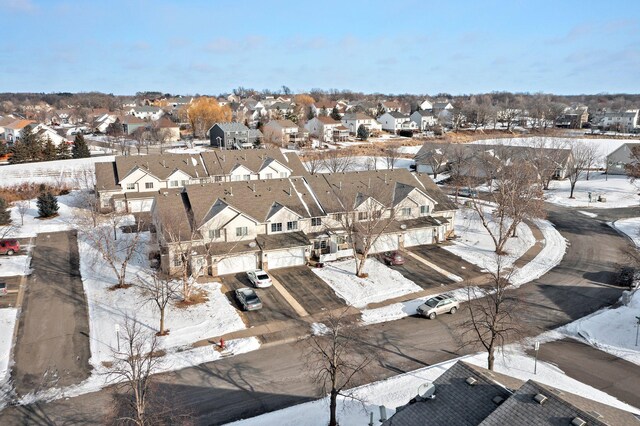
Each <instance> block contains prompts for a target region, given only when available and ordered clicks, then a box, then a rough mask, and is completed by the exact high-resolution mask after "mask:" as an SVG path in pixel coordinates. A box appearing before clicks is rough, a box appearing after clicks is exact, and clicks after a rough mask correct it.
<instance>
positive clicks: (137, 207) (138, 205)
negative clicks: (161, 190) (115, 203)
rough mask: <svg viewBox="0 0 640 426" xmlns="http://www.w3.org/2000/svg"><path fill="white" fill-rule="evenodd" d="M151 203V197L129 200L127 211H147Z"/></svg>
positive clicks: (149, 209)
mask: <svg viewBox="0 0 640 426" xmlns="http://www.w3.org/2000/svg"><path fill="white" fill-rule="evenodd" d="M151 204H153V199H144V200H129V201H128V205H129V213H140V212H149V211H151Z"/></svg>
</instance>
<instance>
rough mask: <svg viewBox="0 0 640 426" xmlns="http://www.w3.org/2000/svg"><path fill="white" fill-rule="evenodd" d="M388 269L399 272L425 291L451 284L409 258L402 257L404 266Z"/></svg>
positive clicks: (430, 269)
mask: <svg viewBox="0 0 640 426" xmlns="http://www.w3.org/2000/svg"><path fill="white" fill-rule="evenodd" d="M389 268H391V269H393V270H396V271H398V272H400V273H401V274H402V276H403V277H405V278H407V279H409V280H411V281H413V282H414V283H416V284H417V285H419V286H420V287H422V288H423V289H425V290H427V289H430V288H436V287H440V286H442V285H443V284H444V285H447V284H451V282H452V281H451V280H450V279H449V278H447V277H445V276H444V275H442V274H440V273H438V272H437V271H435V270H434V269H432V268H430V267H428V266H427V265H425V264H424V263H421V262H420V261H418V260H416V259H414V258H413V257H411V256H404V265H390V266H389Z"/></svg>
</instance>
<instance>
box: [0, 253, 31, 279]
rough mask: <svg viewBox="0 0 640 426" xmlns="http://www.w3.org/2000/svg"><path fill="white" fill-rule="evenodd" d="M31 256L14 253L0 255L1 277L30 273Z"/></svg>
mask: <svg viewBox="0 0 640 426" xmlns="http://www.w3.org/2000/svg"><path fill="white" fill-rule="evenodd" d="M30 264H31V256H28V255H19V256H18V255H13V256H1V257H0V277H15V276H17V275H29V274H31V269H30V268H29V265H30Z"/></svg>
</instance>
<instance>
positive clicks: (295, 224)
mask: <svg viewBox="0 0 640 426" xmlns="http://www.w3.org/2000/svg"><path fill="white" fill-rule="evenodd" d="M297 230H298V222H297V221H295V220H294V221H292V222H287V231H297Z"/></svg>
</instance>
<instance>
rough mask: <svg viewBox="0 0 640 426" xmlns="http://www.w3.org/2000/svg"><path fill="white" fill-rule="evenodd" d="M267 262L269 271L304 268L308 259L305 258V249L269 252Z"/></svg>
mask: <svg viewBox="0 0 640 426" xmlns="http://www.w3.org/2000/svg"><path fill="white" fill-rule="evenodd" d="M267 260H268V264H269V269H277V268H288V267H289V266H302V265H305V264H306V263H307V259H306V258H305V257H304V247H297V248H290V249H286V250H277V251H269V252H267Z"/></svg>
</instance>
